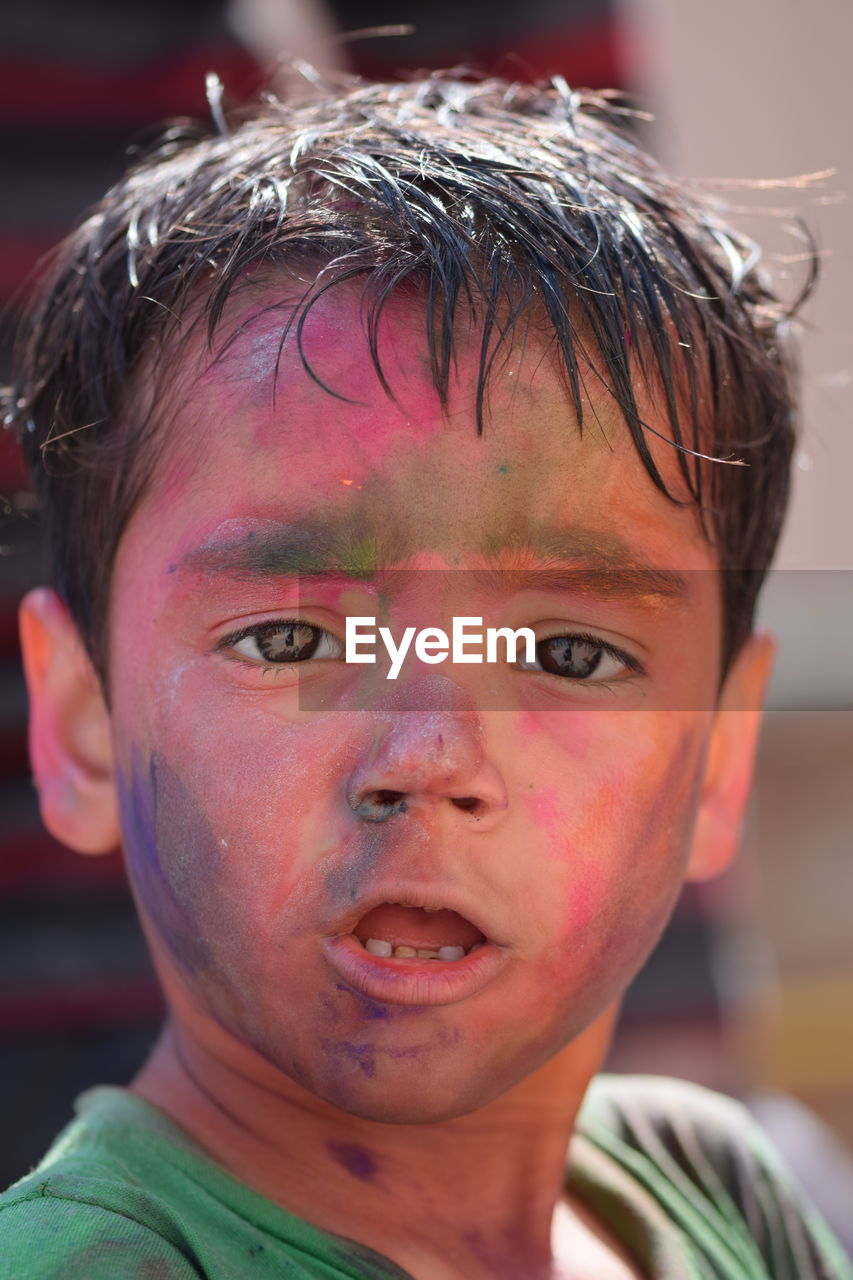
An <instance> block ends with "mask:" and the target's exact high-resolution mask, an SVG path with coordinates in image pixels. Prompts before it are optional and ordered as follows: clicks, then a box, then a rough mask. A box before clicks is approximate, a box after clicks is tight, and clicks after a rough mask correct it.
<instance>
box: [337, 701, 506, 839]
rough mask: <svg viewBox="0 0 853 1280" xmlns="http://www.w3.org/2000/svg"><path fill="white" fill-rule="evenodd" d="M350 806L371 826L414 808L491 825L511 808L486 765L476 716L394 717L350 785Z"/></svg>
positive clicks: (497, 777)
mask: <svg viewBox="0 0 853 1280" xmlns="http://www.w3.org/2000/svg"><path fill="white" fill-rule="evenodd" d="M347 801H348V803H349V805H350V807H351V808H352V810H353V812H354V813H356V814H357V815H358V816H359V817H360V818H363V819H365V820H366V821H367V822H384V821H385V820H386V819H388V818H392V817H394V816H395V815H396V814H399V813H405V812H406V810H407V809H409V808H411V807H413V806H421V807H424V808H426V807H433V808H434V807H436V806H444V807H447V808H452V809H455V810H459V811H461V812H463V813H468V814H471V815H473V817H474V818H475V819H477V825H478V827H479V826H480V825H481V824H483V823H484V822H485V823H487V824H488V825H491V824H492V823H493V822H494V821H495V820H496V819H498V818H499V817H500V815H501V814H502V813H503V811H504V810H505V809H506V808H507V804H508V800H507V793H506V787H505V785H504V782H503V779H502V777H501V774H500V771H499V770H498V769H497V767H496V766H495V765H494V764H493V763H492V762H491V761H490V760H488V759H487V757H486V752H485V747H484V742H483V724H482V721H481V719H480V717H479V715H477V713H476V712H468V711H463V712H459V711H454V712H419V711H407V712H402V713H391V714H390V715H385V716H383V717H382V719H381V721H380V723H379V725H378V726H377V731H376V735H375V737H374V740H373V742H372V743H371V745H370V747H369V748H368V750H367V751H365V753H364V756H363V757H362V759H361V760H360V761H359V762H358V764H357V765H356V767H355V769H354V770H353V772H352V774H351V775H350V778H349V780H348V783H347Z"/></svg>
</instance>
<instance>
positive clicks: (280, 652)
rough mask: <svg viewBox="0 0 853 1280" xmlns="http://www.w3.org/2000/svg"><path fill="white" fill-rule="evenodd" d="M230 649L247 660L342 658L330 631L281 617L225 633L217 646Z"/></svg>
mask: <svg viewBox="0 0 853 1280" xmlns="http://www.w3.org/2000/svg"><path fill="white" fill-rule="evenodd" d="M218 648H220V649H230V650H231V652H232V653H237V654H239V655H240V657H241V658H248V659H249V661H250V662H258V663H265V664H267V665H269V664H277V665H283V664H286V663H293V662H307V661H308V659H309V658H314V659H323V658H326V659H328V658H342V657H343V655H344V646H343V643H342V642H341V641H340V640H338V639H337V637H335V636H333V635H332V634H331V632H329V631H325V630H324V629H323V628H322V627H315V626H313V624H311V623H309V622H299V621H297V620H296V619H286V618H284V619H281V620H280V621H278V622H264V623H261V624H260V625H259V626H255V627H247V628H246V630H245V631H241V632H239V633H238V634H237V635H232V636H226V637H225V638H224V640H222V641H221V642H220V644H219V646H218Z"/></svg>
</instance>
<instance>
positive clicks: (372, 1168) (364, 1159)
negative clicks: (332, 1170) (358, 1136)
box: [326, 1142, 377, 1182]
mask: <svg viewBox="0 0 853 1280" xmlns="http://www.w3.org/2000/svg"><path fill="white" fill-rule="evenodd" d="M326 1147H327V1148H328V1151H329V1153H330V1155H331V1156H332V1159H333V1160H336V1161H337V1162H338V1164H340V1165H343V1167H344V1168H345V1169H346V1171H347V1173H351V1174H352V1176H353V1177H354V1178H359V1179H360V1180H361V1181H362V1182H369V1181H370V1179H371V1178H372V1177H373V1175H374V1174H375V1173H376V1171H377V1165H376V1161H375V1160H374V1158H373V1156H372V1155H371V1154H370V1152H369V1151H366V1150H365V1148H364V1147H359V1146H356V1144H355V1143H354V1142H327V1143H326Z"/></svg>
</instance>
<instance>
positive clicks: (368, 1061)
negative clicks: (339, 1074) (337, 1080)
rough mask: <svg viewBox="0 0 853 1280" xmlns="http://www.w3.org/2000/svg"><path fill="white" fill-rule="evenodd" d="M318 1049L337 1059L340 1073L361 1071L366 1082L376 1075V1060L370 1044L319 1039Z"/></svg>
mask: <svg viewBox="0 0 853 1280" xmlns="http://www.w3.org/2000/svg"><path fill="white" fill-rule="evenodd" d="M320 1048H321V1049H322V1050H323V1052H324V1053H325V1054H326V1055H327V1056H328V1057H330V1058H337V1059H338V1062H339V1064H340V1067H341V1070H342V1071H345V1072H350V1071H356V1070H358V1071H361V1072H363V1073H364V1075H366V1076H367V1078H368V1080H372V1079H373V1077H374V1076H375V1075H376V1058H375V1057H374V1051H373V1046H372V1045H371V1044H357V1043H355V1042H354V1041H352V1040H328V1039H325V1038H321V1040H320ZM344 1064H346V1065H344Z"/></svg>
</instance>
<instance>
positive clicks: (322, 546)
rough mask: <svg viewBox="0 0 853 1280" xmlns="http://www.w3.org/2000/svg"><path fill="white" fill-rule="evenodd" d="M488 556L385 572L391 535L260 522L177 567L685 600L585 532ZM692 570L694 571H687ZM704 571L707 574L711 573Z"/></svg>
mask: <svg viewBox="0 0 853 1280" xmlns="http://www.w3.org/2000/svg"><path fill="white" fill-rule="evenodd" d="M490 551H491V554H493V555H494V556H495V558H497V559H498V560H504V561H505V563H506V567H504V568H501V567H499V566H491V567H479V568H468V569H447V570H443V569H442V570H436V569H428V570H423V569H420V570H418V569H406V568H402V567H401V568H398V569H384V568H383V567H382V566H383V565H387V564H394V562H395V561H396V562H397V563H399V562H400V561H401V560H403V561H404V560H405V559H407V558H408V557H409V556H410V555H411V554H412V549H411V548H409V547H406V546H404V544H403V540H402V539H401V538H399V537H397V536H394V535H393V533H391V531H390V530H388V529H386V530H384V531H383V536H382V538H381V539H380V538H379V537H377V536H376V535H372V534H365V535H364V536H361V537H359V536H358V535H356V537H355V538H353V529H352V526H351V524H347V525H346V526H345V527H343V526H341V527H340V528H336V527H335V526H334V524H333V523H330V522H328V521H324V522H323V523H322V525H320V524H317V523H316V522H310V521H309V522H306V521H304V520H302V521H299V522H298V523H293V524H276V525H273V526H272V527H270V526H269V525H267V524H264V525H263V526H261V527H260V528H258V529H250V530H249V531H248V532H246V533H243V534H241V535H240V536H239V537H236V538H235V537H231V538H228V539H218V538H216V537H215V536H214V537H213V538H212V539H211V540H210V541H208V542H206V543H205V544H203V545H202V546H201V547H197V548H195V549H194V550H192V551H190V552H188V553H187V554H186V555H185V556H184V557H183V558H182V559H181V560H180V561H179V562H178V564H177V565H175V566H173V568H175V569H180V570H182V571H185V572H189V573H191V574H196V573H210V572H213V573H222V574H225V575H227V576H232V577H236V578H258V577H261V578H263V577H282V576H293V575H298V576H299V578H300V579H305V580H307V579H311V578H318V579H329V578H333V577H342V576H343V577H349V578H354V579H371V578H373V577H375V576H376V574H381V578H382V585H383V588H384V589H385V590H393V586H394V583H395V581H396V580H397V579H399V582H400V584H405V583H408V582H411V578H412V575H413V574H415V573H465V574H468V575H469V576H470V578H471V581H472V583H474V584H476V585H477V586H479V587H482V588H484V589H485V590H487V591H492V592H495V593H499V592H501V591H506V590H507V589H509V590H512V591H522V590H540V591H554V592H558V591H563V592H571V593H573V594H581V595H583V594H589V595H597V596H610V597H616V598H619V599H631V600H642V599H648V600H661V599H665V600H674V601H683V600H686V599H687V598H688V597H689V596H690V589H689V585H688V578H689V576H690V574H689V573H688V575H687V576H686V577H685V575H684V574H683V573H679V572H677V571H676V570H674V569H662V568H658V567H657V566H655V565H653V564H651V562H649V561H648V560H646V559H644V558H642V557H639V556H637V555H636V553H634V552H632V551H631V549H630V548H629V547H628V545H627V544H626V543H625V542H623V541H622V539H620V538H617V537H615V536H614V535H613V534H608V533H602V532H597V531H594V530H587V529H563V528H557V529H553V530H550V531H540V532H539V533H538V536H536V537H535V538H534V539H519V538H513V537H510V538H508V539H507V541H505V542H500V543H497V542H495V543H493V544H492V546H491V548H490ZM693 572H695V570H694V571H693ZM709 572H710V571H709Z"/></svg>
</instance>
